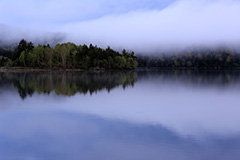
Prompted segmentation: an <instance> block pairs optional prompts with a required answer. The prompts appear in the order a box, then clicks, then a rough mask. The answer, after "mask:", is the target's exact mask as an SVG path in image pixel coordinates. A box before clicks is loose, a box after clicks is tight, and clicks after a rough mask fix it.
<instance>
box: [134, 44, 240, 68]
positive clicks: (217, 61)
mask: <svg viewBox="0 0 240 160" xmlns="http://www.w3.org/2000/svg"><path fill="white" fill-rule="evenodd" d="M239 53H240V52H239V51H234V50H230V49H224V48H222V49H214V50H213V49H197V50H193V51H186V52H184V53H179V54H160V55H158V56H144V55H138V56H137V57H138V66H139V67H160V68H198V69H221V68H238V67H240V54H239Z"/></svg>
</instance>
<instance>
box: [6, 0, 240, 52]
mask: <svg viewBox="0 0 240 160" xmlns="http://www.w3.org/2000/svg"><path fill="white" fill-rule="evenodd" d="M72 1H73V2H74V0H72ZM31 2H32V1H31ZM51 2H52V4H51V3H46V4H48V5H45V6H42V8H43V9H44V8H45V9H46V13H45V14H43V15H42V17H41V14H40V12H36V13H35V12H34V11H32V12H33V15H34V16H35V17H36V18H37V19H38V20H39V22H38V23H37V22H36V21H34V20H32V21H31V18H33V19H34V16H31V14H29V16H24V14H23V15H22V16H23V17H25V19H23V20H25V21H26V22H24V24H22V23H19V25H20V26H21V27H22V28H34V29H35V30H37V29H39V30H46V31H50V32H54V33H55V35H58V33H61V34H62V33H65V35H66V36H63V38H62V40H61V41H71V42H74V43H78V44H79V43H81V44H82V43H86V44H89V43H93V44H95V45H98V46H100V47H107V46H111V47H112V48H114V49H119V50H121V49H123V48H126V49H127V50H133V51H135V52H137V53H159V52H162V51H166V50H172V49H184V48H186V47H192V46H208V47H209V46H216V45H217V46H219V45H228V46H238V45H239V44H240V21H239V20H238V19H239V15H240V1H239V0H213V1H208V0H199V1H191V0H178V1H175V2H172V1H171V3H170V2H169V3H166V1H164V3H163V4H164V5H162V6H160V4H159V3H157V2H155V1H154V0H153V2H154V3H151V2H149V4H148V5H147V3H146V2H145V1H144V0H141V1H139V3H138V2H136V1H134V0H132V1H129V2H128V3H127V2H126V1H124V0H123V1H121V3H120V2H119V6H120V7H116V6H117V5H116V2H115V1H114V3H113V2H112V3H110V2H109V1H108V0H102V1H101V2H102V4H100V3H96V2H95V1H94V0H92V1H91V2H92V5H89V6H90V7H89V8H85V9H84V10H83V11H82V12H79V13H81V14H82V15H81V14H79V13H78V12H77V11H76V7H74V6H73V5H70V4H68V5H66V8H65V9H66V10H62V13H61V14H60V13H59V8H60V9H61V7H62V5H61V4H60V5H58V6H55V7H54V5H56V4H55V3H53V2H54V1H53V0H52V1H51ZM30 4H31V3H30ZM71 4H74V3H71ZM81 4H85V2H84V1H82V3H81ZM104 4H107V7H103V6H104ZM134 4H139V5H138V7H126V8H127V9H123V8H124V7H123V6H127V5H131V6H134ZM144 4H145V5H146V7H144ZM150 4H156V7H154V6H152V5H150ZM79 5H80V3H77V2H76V6H78V7H79ZM31 6H33V4H32V5H31ZM40 6H41V5H40ZM51 6H52V7H51ZM71 6H72V7H73V8H72V11H71V10H70V9H71ZM82 6H83V8H84V5H82ZM111 6H113V7H112V8H111ZM85 7H86V6H85ZM164 7H165V8H164ZM40 8H41V7H40ZM51 8H52V9H51ZM51 10H53V11H56V14H51V13H50V11H51ZM104 10H109V11H104ZM114 10H115V11H114ZM63 11H64V12H63ZM68 11H71V12H68ZM47 14H49V17H47ZM44 18H45V20H44ZM10 24H11V23H10ZM15 25H16V24H15ZM13 33H14V32H13ZM21 33H22V32H21ZM36 33H37V34H36ZM39 33H40V31H39V32H36V31H31V32H30V31H28V34H31V36H34V35H36V36H35V37H37V36H38V35H39ZM45 33H46V32H45ZM25 34H26V32H24V35H25ZM12 35H20V36H22V35H21V34H15V33H14V34H12ZM24 35H23V36H24ZM40 35H41V34H40ZM45 35H46V34H45Z"/></svg>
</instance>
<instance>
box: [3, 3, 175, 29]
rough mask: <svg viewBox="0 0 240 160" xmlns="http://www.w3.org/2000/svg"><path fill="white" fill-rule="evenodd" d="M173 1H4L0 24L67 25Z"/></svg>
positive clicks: (145, 8)
mask: <svg viewBox="0 0 240 160" xmlns="http://www.w3.org/2000/svg"><path fill="white" fill-rule="evenodd" d="M172 2H174V0H162V1H159V0H151V1H149V0H68V1H66V0H41V1H39V0H24V1H17V0H1V1H0V13H1V15H4V16H1V17H0V21H1V23H7V24H11V25H27V24H38V23H46V24H65V23H70V22H82V21H89V20H94V19H98V18H101V17H104V16H108V15H121V14H126V13H129V12H134V11H138V10H142V11H150V10H162V9H163V8H165V7H167V6H168V5H170V4H171V3H172Z"/></svg>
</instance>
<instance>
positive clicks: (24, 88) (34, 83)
mask: <svg viewBox="0 0 240 160" xmlns="http://www.w3.org/2000/svg"><path fill="white" fill-rule="evenodd" d="M136 80H137V73H136V72H134V71H126V72H59V71H55V72H15V73H14V72H2V73H0V82H1V84H0V85H1V86H6V85H9V86H11V85H13V86H14V87H15V88H17V90H18V93H19V95H20V97H21V98H22V99H25V98H26V97H27V96H32V95H33V93H34V92H37V93H39V94H41V93H44V94H49V93H51V92H52V91H55V93H56V94H57V95H66V96H73V95H75V94H76V93H80V94H87V93H90V94H93V93H97V92H98V91H102V90H107V91H108V92H110V91H111V90H112V89H113V88H116V87H118V86H122V87H123V88H124V89H125V88H126V87H127V86H134V82H135V81H136Z"/></svg>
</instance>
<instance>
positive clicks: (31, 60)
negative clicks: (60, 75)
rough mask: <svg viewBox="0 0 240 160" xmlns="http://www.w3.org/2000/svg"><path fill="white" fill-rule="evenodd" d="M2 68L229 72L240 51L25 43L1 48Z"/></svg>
mask: <svg viewBox="0 0 240 160" xmlns="http://www.w3.org/2000/svg"><path fill="white" fill-rule="evenodd" d="M0 67H25V68H26V67H27V68H42V69H104V70H109V69H117V70H119V69H121V70H122V69H136V68H137V67H139V68H162V69H164V68H172V69H228V68H236V69H238V68H240V51H239V50H236V49H231V48H224V47H222V48H221V47H219V48H212V49H209V48H193V49H189V50H187V49H186V50H184V51H181V52H179V53H174V52H168V53H159V54H157V53H156V54H153V55H148V54H137V55H135V53H134V52H127V51H126V50H125V49H124V50H123V51H122V52H121V53H120V52H118V51H115V50H113V49H111V48H110V47H108V48H107V49H102V48H99V47H97V46H93V45H92V44H90V45H89V46H87V45H75V44H74V43H63V44H57V45H56V46H55V47H54V48H52V47H51V46H50V45H37V46H34V44H33V43H32V42H27V41H25V40H24V39H23V40H21V41H20V42H19V44H18V45H13V46H10V47H7V48H3V47H0Z"/></svg>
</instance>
